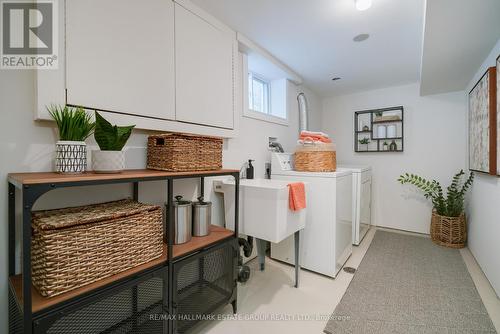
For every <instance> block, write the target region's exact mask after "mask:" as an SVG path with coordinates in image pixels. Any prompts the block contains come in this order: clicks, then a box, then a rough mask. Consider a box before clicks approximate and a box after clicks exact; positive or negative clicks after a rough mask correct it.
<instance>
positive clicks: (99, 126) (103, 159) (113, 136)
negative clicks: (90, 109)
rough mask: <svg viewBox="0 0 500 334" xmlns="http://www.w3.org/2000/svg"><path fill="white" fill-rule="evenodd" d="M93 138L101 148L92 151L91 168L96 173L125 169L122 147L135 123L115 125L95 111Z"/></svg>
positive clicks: (116, 171)
mask: <svg viewBox="0 0 500 334" xmlns="http://www.w3.org/2000/svg"><path fill="white" fill-rule="evenodd" d="M95 120H96V123H95V124H96V125H95V131H94V138H95V141H96V142H97V145H99V148H100V149H101V150H94V151H92V169H93V170H94V172H97V173H119V172H121V171H123V170H124V169H125V155H124V152H123V147H124V146H125V144H126V143H127V140H128V139H129V137H130V134H131V133H132V129H133V128H134V127H135V125H131V126H116V125H112V124H111V123H109V122H108V121H107V120H105V119H104V117H102V116H101V115H100V114H99V113H98V112H96V113H95Z"/></svg>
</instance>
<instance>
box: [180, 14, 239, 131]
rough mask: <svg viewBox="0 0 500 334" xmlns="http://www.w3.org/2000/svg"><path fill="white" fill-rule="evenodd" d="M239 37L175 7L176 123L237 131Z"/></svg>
mask: <svg viewBox="0 0 500 334" xmlns="http://www.w3.org/2000/svg"><path fill="white" fill-rule="evenodd" d="M236 47H237V44H236V34H235V32H234V31H231V30H230V29H228V28H227V27H225V26H223V25H222V24H218V23H216V22H214V21H211V20H206V19H204V18H203V17H202V16H200V15H198V14H197V13H194V12H193V11H190V10H188V9H186V8H184V7H183V6H181V5H179V4H175V59H176V62H175V65H176V66H175V69H176V119H177V120H178V121H181V122H188V123H196V124H204V125H210V126H215V127H221V128H226V129H232V128H233V127H234V115H235V113H234V110H235V107H234V104H235V102H234V65H233V61H235V60H234V59H233V58H234V54H235V49H236Z"/></svg>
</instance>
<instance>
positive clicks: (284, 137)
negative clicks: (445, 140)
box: [0, 70, 320, 333]
mask: <svg viewBox="0 0 500 334" xmlns="http://www.w3.org/2000/svg"><path fill="white" fill-rule="evenodd" d="M302 89H303V87H296V86H295V85H293V84H291V83H290V84H289V85H288V91H289V112H290V126H288V127H287V126H283V125H277V124H273V123H266V122H263V121H259V120H255V119H250V118H246V117H242V118H241V119H240V126H241V128H240V129H241V131H240V135H239V136H238V137H237V138H234V139H230V140H228V141H225V143H224V152H223V157H224V167H226V168H238V169H239V168H240V167H241V165H242V163H243V162H244V161H245V160H246V159H249V158H252V159H255V160H256V161H255V168H256V177H263V175H264V162H265V161H266V159H270V156H269V152H268V151H267V145H268V137H270V136H272V137H278V138H279V140H280V141H281V142H282V144H283V145H284V147H285V149H293V146H294V144H295V140H296V139H297V132H298V107H297V102H296V95H297V93H298V92H299V91H302ZM307 92H308V98H309V101H310V102H311V104H312V105H314V106H319V105H320V102H319V100H317V97H315V96H314V94H312V93H311V92H310V91H308V90H307ZM34 94H35V86H34V76H33V73H32V72H31V71H21V70H19V71H14V70H12V71H0V103H1V105H0V124H1V131H0V157H2V158H1V163H0V179H1V180H3V182H0V212H2V214H1V216H0V245H2V248H1V250H0V266H1V268H2V269H1V273H2V274H1V276H0V324H1V326H0V333H7V293H8V290H7V289H8V285H7V272H8V262H7V256H8V252H7V235H8V229H7V194H6V193H7V182H6V179H7V173H9V172H30V171H32V172H35V171H51V170H53V157H54V144H55V142H56V140H57V137H56V132H55V129H54V127H53V125H54V124H53V123H52V122H35V121H33V115H34V107H33V106H34ZM316 110H317V112H318V113H319V112H320V111H319V109H316ZM312 118H313V123H314V122H316V124H315V126H316V128H319V119H320V116H319V115H318V116H313V117H312ZM148 134H149V133H148V132H146V131H134V133H133V135H132V136H131V139H130V140H129V142H128V144H127V151H126V163H127V167H128V168H145V165H146V141H147V136H148ZM87 142H88V144H89V145H90V146H91V147H89V149H92V148H96V146H95V142H94V141H93V139H89V140H88V141H87ZM196 185H197V182H196V181H193V180H178V181H176V186H175V188H174V189H175V193H176V194H179V193H180V194H183V195H184V196H186V197H189V198H193V199H194V198H195V197H196V194H197V189H196ZM128 196H131V187H130V186H129V185H112V186H100V187H86V188H84V189H82V188H74V189H61V190H56V191H53V192H51V193H48V194H46V195H44V196H43V197H41V198H40V201H39V202H38V203H37V205H36V209H45V208H53V207H64V206H73V205H80V204H86V203H95V202H100V201H107V200H113V199H119V198H124V197H128ZM165 198H166V184H165V183H164V182H151V183H143V184H142V185H141V187H140V199H141V200H142V201H145V202H150V203H157V204H159V205H161V204H162V203H164V201H165ZM216 204H218V203H214V206H215V212H214V219H217V217H221V206H220V205H216Z"/></svg>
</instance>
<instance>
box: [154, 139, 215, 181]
mask: <svg viewBox="0 0 500 334" xmlns="http://www.w3.org/2000/svg"><path fill="white" fill-rule="evenodd" d="M147 167H148V168H150V169H158V170H165V171H170V172H185V171H205V170H217V169H221V168H222V138H218V137H209V136H198V135H190V134H182V133H166V134H161V135H153V136H149V138H148V159H147Z"/></svg>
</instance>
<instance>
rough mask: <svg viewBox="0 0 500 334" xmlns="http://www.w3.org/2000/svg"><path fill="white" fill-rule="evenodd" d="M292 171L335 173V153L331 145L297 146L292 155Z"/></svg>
mask: <svg viewBox="0 0 500 334" xmlns="http://www.w3.org/2000/svg"><path fill="white" fill-rule="evenodd" d="M294 169H295V170H296V171H299V172H335V171H336V170H337V152H336V151H335V146H334V145H333V144H302V145H298V146H297V148H296V149H295V154H294Z"/></svg>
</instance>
